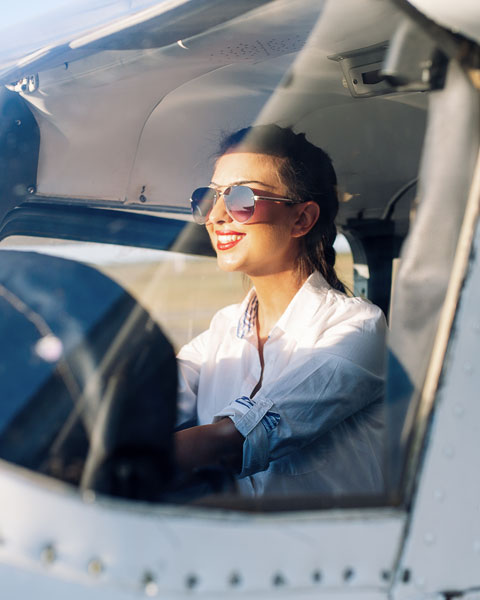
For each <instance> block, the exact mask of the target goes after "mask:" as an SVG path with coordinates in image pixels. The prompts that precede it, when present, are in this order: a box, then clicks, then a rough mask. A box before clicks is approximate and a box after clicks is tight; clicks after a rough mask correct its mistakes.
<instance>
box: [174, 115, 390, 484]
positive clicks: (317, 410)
mask: <svg viewBox="0 0 480 600" xmlns="http://www.w3.org/2000/svg"><path fill="white" fill-rule="evenodd" d="M191 201H192V211H193V214H194V218H195V220H196V221H197V222H199V223H205V225H206V227H207V230H208V233H209V235H210V239H211V242H212V244H213V247H214V248H215V250H216V253H217V260H218V265H219V266H220V268H221V269H223V270H225V271H240V272H243V273H245V274H246V275H248V276H249V278H250V279H251V281H252V283H253V286H254V287H253V289H252V290H251V291H250V292H249V294H248V295H247V297H246V298H245V300H244V302H243V303H242V304H240V305H235V306H229V307H227V308H225V309H222V310H220V311H219V312H218V313H217V314H216V315H215V316H214V318H213V320H212V322H211V325H210V328H209V330H208V331H206V332H204V333H203V334H201V335H200V336H198V337H197V338H195V339H194V340H193V341H192V342H191V343H189V344H187V345H186V346H184V347H183V348H182V349H181V351H180V353H179V356H178V358H179V366H180V370H181V378H180V396H179V411H180V422H181V423H185V422H188V421H190V420H192V419H194V420H195V421H196V422H197V423H198V425H196V426H194V427H191V428H188V429H184V430H182V431H179V432H178V433H177V434H176V449H177V459H178V462H179V465H180V466H181V467H182V468H184V469H186V470H191V469H195V468H197V467H202V466H206V465H213V464H224V465H225V464H228V465H231V466H232V467H233V468H235V469H236V471H237V474H238V488H239V491H240V493H242V494H245V495H260V494H266V493H272V494H278V493H284V492H285V493H286V492H288V493H305V492H322V493H330V494H343V493H371V492H379V491H381V489H382V487H383V480H382V473H381V468H380V463H381V456H380V455H381V438H382V432H383V424H382V414H381V413H382V408H381V399H382V392H383V379H382V371H383V358H384V335H385V320H384V317H383V314H382V312H381V311H380V309H378V308H377V307H375V306H373V305H372V304H370V303H368V302H366V301H364V300H361V299H359V298H349V297H347V296H346V294H345V293H344V288H343V286H342V284H341V283H340V282H339V280H338V279H337V276H336V274H335V270H334V262H335V252H334V249H333V242H334V240H335V236H336V229H335V225H334V219H335V216H336V214H337V210H338V199H337V193H336V176H335V172H334V170H333V167H332V163H331V160H330V158H329V157H328V155H327V154H326V153H325V152H323V150H321V149H319V148H317V147H315V146H313V145H312V144H310V143H309V142H308V141H307V140H306V139H305V136H304V135H303V134H294V133H293V132H292V131H291V130H290V129H282V128H280V127H278V126H275V125H267V126H257V127H252V128H248V129H244V130H242V131H240V132H237V133H236V134H233V135H232V136H230V137H228V138H227V139H226V140H225V141H224V142H223V144H222V147H221V151H220V155H219V158H218V160H217V162H216V165H215V171H214V174H213V177H212V181H211V183H210V186H209V187H208V188H200V189H199V190H195V192H194V193H193V195H192V200H191Z"/></svg>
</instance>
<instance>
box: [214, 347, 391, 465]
mask: <svg viewBox="0 0 480 600" xmlns="http://www.w3.org/2000/svg"><path fill="white" fill-rule="evenodd" d="M309 355H310V356H309V358H308V359H307V361H306V362H304V363H303V368H302V371H301V372H302V376H301V377H299V370H298V369H297V370H295V371H294V372H290V370H287V371H286V372H285V373H284V374H282V376H280V377H278V378H277V379H276V381H275V383H274V384H273V385H271V386H265V387H262V388H261V390H260V391H259V392H258V393H257V394H256V395H255V396H254V398H249V397H246V396H242V397H240V398H236V399H235V400H233V401H232V402H231V403H230V404H229V405H228V406H226V407H225V408H224V409H223V410H222V411H220V412H218V413H217V414H216V415H215V420H218V419H220V418H224V417H229V418H231V419H232V421H233V423H234V424H235V426H236V428H237V429H238V431H239V432H240V433H241V434H242V435H243V436H244V437H245V441H244V445H243V465H242V471H241V473H240V475H239V476H240V477H245V476H248V475H253V474H255V473H258V472H260V471H264V470H266V469H268V467H269V464H270V463H271V462H272V461H274V460H277V459H279V458H281V457H283V456H285V455H287V454H289V453H291V452H294V451H296V450H299V449H301V448H303V447H305V446H307V445H309V444H310V443H311V442H313V441H315V440H317V439H318V438H319V437H321V436H322V434H324V433H325V432H327V431H329V430H331V429H332V428H333V427H335V426H336V425H338V424H339V423H341V422H342V421H344V420H345V419H347V418H348V417H350V416H351V415H353V414H355V413H357V412H358V411H360V410H362V409H363V408H365V407H366V406H368V405H369V404H371V403H373V402H375V401H377V400H379V399H380V398H381V397H382V395H383V378H382V377H380V376H378V375H375V374H374V373H371V372H369V371H368V370H366V369H365V368H362V367H361V366H360V365H357V364H356V363H354V362H352V361H350V360H348V359H345V358H342V357H339V356H336V355H332V354H329V353H328V352H326V351H325V350H324V349H321V350H317V351H315V350H310V351H309Z"/></svg>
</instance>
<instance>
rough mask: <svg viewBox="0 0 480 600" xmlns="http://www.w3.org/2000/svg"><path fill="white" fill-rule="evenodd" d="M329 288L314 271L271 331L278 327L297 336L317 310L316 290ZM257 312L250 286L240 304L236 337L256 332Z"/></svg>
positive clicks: (326, 290) (253, 292) (244, 336)
mask: <svg viewBox="0 0 480 600" xmlns="http://www.w3.org/2000/svg"><path fill="white" fill-rule="evenodd" d="M331 289H332V287H331V286H330V285H329V284H328V283H327V281H326V280H325V278H324V277H323V275H321V274H320V273H319V272H318V271H314V272H313V273H312V274H311V275H310V276H309V277H308V278H307V279H306V281H305V282H304V284H303V285H302V287H301V288H300V289H299V290H298V292H297V293H296V294H295V296H294V297H293V298H292V300H291V301H290V303H289V305H288V306H287V308H286V309H285V312H284V313H283V315H282V316H281V317H280V319H279V320H278V321H277V323H276V325H275V326H274V327H273V329H272V331H271V333H273V332H274V331H275V330H277V329H280V330H282V331H283V332H285V333H288V334H289V335H292V336H293V337H295V338H296V337H298V336H299V334H300V330H301V329H303V327H304V326H305V324H308V323H309V321H310V317H311V316H313V314H314V313H315V312H316V311H317V310H318V292H319V291H323V292H324V293H326V292H328V291H329V290H331ZM257 312H258V298H257V294H256V292H255V288H252V289H251V290H250V291H249V293H248V294H247V296H246V297H245V299H244V300H243V302H242V303H241V305H240V318H239V320H238V323H237V337H238V338H240V339H244V338H247V337H250V336H251V335H252V334H254V333H255V332H256V322H257Z"/></svg>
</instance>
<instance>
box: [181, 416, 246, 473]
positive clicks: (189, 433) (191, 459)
mask: <svg viewBox="0 0 480 600" xmlns="http://www.w3.org/2000/svg"><path fill="white" fill-rule="evenodd" d="M243 442H244V437H243V436H242V434H241V433H239V431H238V430H237V428H236V427H235V425H234V424H233V421H232V420H231V419H229V418H224V419H221V420H220V421H217V422H216V423H212V424H211V425H199V426H197V427H191V428H190V429H183V430H182V431H178V432H177V433H176V434H175V454H176V461H177V464H178V466H179V467H180V468H181V469H183V470H185V471H192V470H193V469H197V468H199V467H207V466H209V465H210V466H226V467H229V468H231V469H233V470H235V471H240V470H241V467H242V453H243Z"/></svg>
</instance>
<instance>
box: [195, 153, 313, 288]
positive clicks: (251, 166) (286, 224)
mask: <svg viewBox="0 0 480 600" xmlns="http://www.w3.org/2000/svg"><path fill="white" fill-rule="evenodd" d="M279 160H280V159H276V158H273V157H271V156H266V155H264V154H255V153H250V152H231V153H228V154H224V155H223V156H221V157H220V158H219V160H218V161H217V164H216V167H215V171H214V173H213V176H212V181H211V184H210V185H211V186H212V187H215V188H217V189H219V190H220V191H223V190H224V189H225V188H227V187H229V186H232V185H245V186H248V187H251V188H254V189H255V190H259V191H264V192H265V196H269V195H270V194H272V195H273V194H276V195H278V196H279V197H284V198H285V197H288V193H287V189H286V187H285V185H284V184H283V183H282V181H281V180H280V177H279V174H278V166H279ZM259 195H260V194H259ZM301 206H302V205H293V206H292V205H288V204H286V203H284V202H270V201H257V204H256V207H255V214H254V215H253V217H252V218H251V219H250V220H249V221H248V223H237V222H235V221H234V220H233V219H232V218H231V217H230V215H229V214H228V213H227V211H226V210H225V203H224V198H223V196H221V197H220V199H219V200H218V202H217V203H216V204H215V206H214V207H213V208H212V210H211V212H210V215H209V218H208V221H207V223H206V227H207V231H208V233H209V235H210V239H211V242H212V245H213V247H214V248H215V251H216V253H217V260H218V265H219V267H220V268H221V269H223V270H224V271H241V272H243V273H246V274H247V275H249V276H250V277H255V276H262V275H271V274H275V273H279V272H283V271H285V270H289V269H294V267H295V259H296V257H297V254H298V250H299V237H298V236H295V235H294V234H293V233H294V227H293V225H294V222H295V220H296V219H297V215H298V213H299V207H301Z"/></svg>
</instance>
